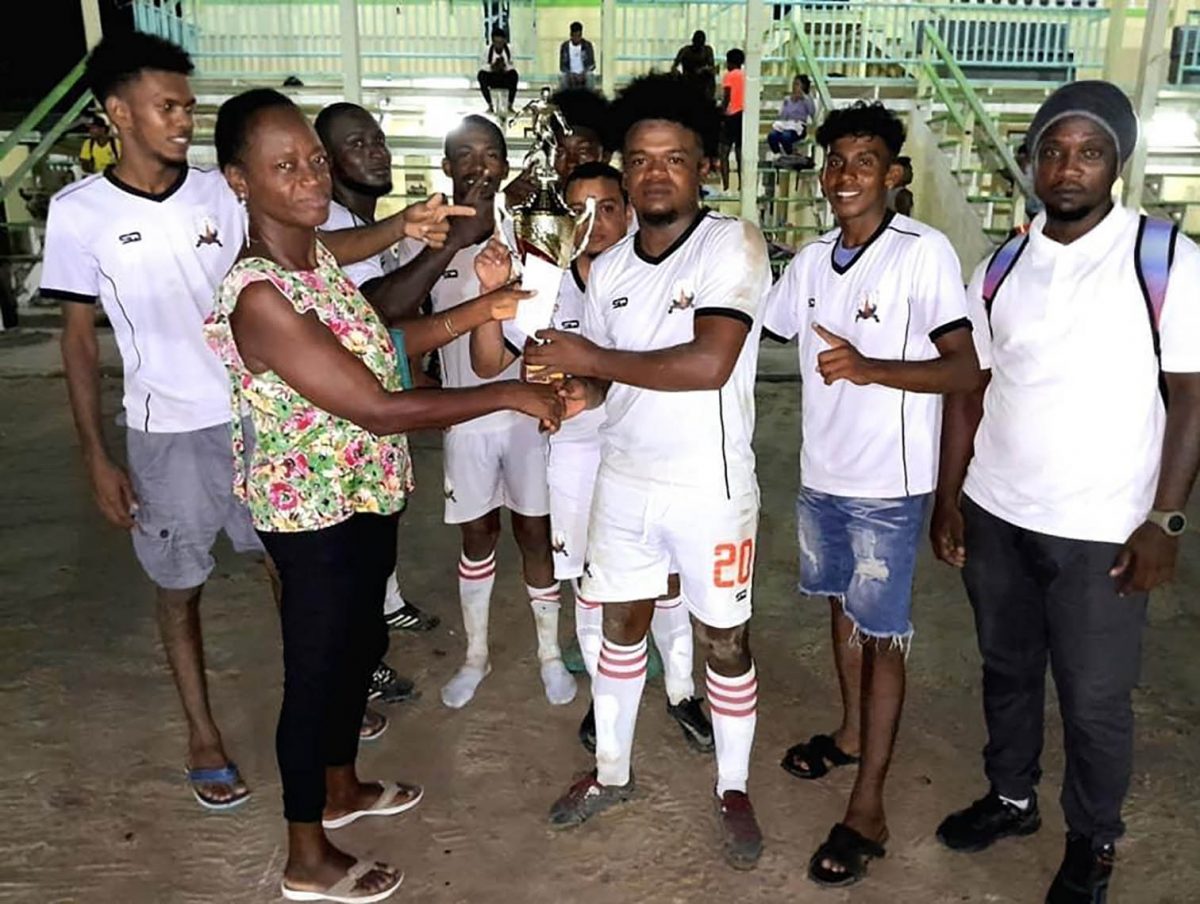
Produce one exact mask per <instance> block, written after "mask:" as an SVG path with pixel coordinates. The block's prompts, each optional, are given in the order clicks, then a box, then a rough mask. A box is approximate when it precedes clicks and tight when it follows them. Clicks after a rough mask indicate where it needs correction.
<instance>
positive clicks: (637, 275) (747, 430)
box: [583, 211, 771, 498]
mask: <svg viewBox="0 0 1200 904" xmlns="http://www.w3.org/2000/svg"><path fill="white" fill-rule="evenodd" d="M640 235H641V234H640V233H635V234H633V235H629V236H626V237H625V238H624V239H622V240H621V241H620V242H618V243H617V244H616V245H613V247H612V248H610V249H608V250H607V251H606V252H605V253H604V254H602V255H601V256H600V257H599V258H597V259H596V261H595V263H593V264H592V270H591V273H590V274H589V277H588V287H587V298H586V301H585V308H584V320H583V334H584V336H586V337H587V338H588V339H590V340H591V341H593V342H595V343H597V344H598V345H601V346H604V347H606V348H616V349H622V350H626V351H635V352H638V351H652V350H655V349H662V348H671V347H673V346H676V345H682V344H685V343H688V342H691V341H692V339H694V338H695V330H694V320H695V318H696V317H703V316H722V317H733V318H734V319H736V320H740V321H742V322H744V323H745V324H746V325H747V326H748V327H749V328H750V331H749V334H748V335H747V337H746V340H745V343H744V345H743V346H742V351H741V355H740V356H739V357H738V360H737V363H736V365H735V366H734V368H733V372H732V373H731V374H730V376H729V379H728V380H727V381H726V382H725V385H724V386H722V387H721V388H720V389H716V390H695V391H690V392H660V391H656V390H652V389H640V388H637V387H634V386H627V385H624V384H621V383H613V384H612V386H611V387H610V388H609V391H608V398H607V400H606V401H605V406H604V411H605V422H604V426H603V427H602V428H601V431H600V433H601V437H602V439H603V443H604V467H605V469H607V470H609V471H611V472H613V473H615V474H618V475H620V476H623V477H627V478H629V479H631V480H636V481H651V482H653V483H656V484H659V485H662V486H669V487H679V488H685V489H686V490H687V491H688V492H689V493H690V494H692V495H694V494H696V493H711V494H713V495H719V496H721V497H724V498H732V497H735V496H738V495H742V494H744V493H747V492H750V491H753V490H754V489H756V488H757V482H756V479H755V469H754V450H753V449H752V448H751V445H750V441H751V439H752V438H753V435H754V377H755V371H756V369H757V366H758V342H759V333H760V330H761V326H762V319H761V318H762V301H763V298H764V297H765V295H766V291H767V288H768V287H769V285H770V282H771V273H770V268H769V266H768V263H767V247H766V243H765V242H764V241H763V237H762V233H761V232H759V231H758V228H757V227H756V226H754V225H753V224H751V223H748V222H745V221H743V220H739V219H737V218H735V217H727V216H722V215H720V214H715V213H712V212H709V211H702V212H701V213H700V214H699V215H698V216H697V219H696V221H695V222H694V223H693V224H692V225H691V226H690V227H689V228H688V230H687V231H686V232H685V233H684V234H683V235H682V236H681V237H680V238H679V240H678V241H677V242H676V243H675V244H674V245H673V246H672V247H671V248H669V249H667V251H666V252H665V253H664V254H662V255H660V256H658V257H656V258H651V257H649V256H648V255H646V254H645V253H644V252H643V251H642V250H641V246H640V243H639V238H640Z"/></svg>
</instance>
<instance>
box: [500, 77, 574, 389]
mask: <svg viewBox="0 0 1200 904" xmlns="http://www.w3.org/2000/svg"><path fill="white" fill-rule="evenodd" d="M526 114H528V115H530V116H532V119H533V127H532V130H531V132H532V134H533V147H531V148H530V149H529V152H528V153H527V154H526V155H525V161H524V166H523V168H524V170H525V171H526V172H528V173H529V174H530V175H531V176H532V177H533V178H534V180H535V181H536V182H537V189H536V190H535V191H534V193H533V195H532V196H531V197H530V198H529V200H527V201H525V202H523V203H521V204H517V205H515V206H514V207H513V208H512V209H511V210H510V209H509V208H508V206H507V205H506V204H505V201H504V194H503V193H502V192H499V193H497V195H496V223H497V225H498V226H500V224H504V223H506V222H507V223H510V224H511V227H512V236H513V238H515V241H516V245H515V247H514V246H513V245H512V243H511V242H510V241H509V236H508V231H507V230H505V229H504V228H498V229H497V232H498V233H499V234H500V235H501V237H502V238H503V240H504V242H505V244H507V245H509V250H510V251H511V252H512V253H513V256H514V257H515V259H516V261H517V264H518V266H517V268H515V269H517V272H518V273H519V275H520V277H521V287H522V288H523V289H529V290H533V291H535V292H537V294H536V295H535V296H533V297H532V298H525V299H522V300H521V302H520V303H519V305H518V307H517V316H516V318H515V320H516V325H517V327H518V328H519V329H520V330H521V331H522V332H523V333H524V334H525V335H526V336H529V337H530V341H531V342H537V341H538V340H537V339H535V338H533V337H534V336H535V334H536V333H537V331H538V330H544V329H547V328H548V327H549V326H550V325H551V323H552V322H553V320H554V313H555V309H556V308H557V306H558V288H559V285H560V284H561V282H562V278H563V274H564V273H565V271H566V270H567V268H568V267H570V266H571V262H572V261H574V260H575V258H577V257H579V255H580V254H582V253H583V249H584V248H586V247H587V243H588V240H589V239H590V238H591V235H592V225H593V224H594V223H595V221H596V202H595V199H594V198H588V200H587V203H586V204H585V205H584V209H583V210H582V211H580V212H579V213H578V214H575V213H572V212H571V210H570V209H569V208H568V207H567V204H566V202H565V201H564V200H563V197H562V194H561V193H560V192H559V190H558V173H556V172H555V171H554V156H555V151H556V150H557V148H558V147H559V144H560V143H561V141H562V139H563V138H565V137H566V136H568V135H570V134H571V128H570V126H568V125H567V123H566V120H564V119H563V116H562V113H561V111H559V109H558V107H556V106H555V105H554V104H552V103H551V102H550V89H549V88H543V89H542V91H541V95H540V97H538V98H535V99H534V100H532V101H530V102H529V103H528V104H526V105H525V106H524V107H523V108H522V109H521V111H520V112H519V113H518V114H517V117H516V118H518V119H519V118H521V117H523V116H525V115H526ZM522 376H523V378H524V379H526V380H530V381H532V382H537V383H551V382H553V381H555V380H559V379H562V377H563V375H562V374H548V373H546V372H545V368H544V367H538V366H535V367H529V366H527V365H525V364H524V363H522Z"/></svg>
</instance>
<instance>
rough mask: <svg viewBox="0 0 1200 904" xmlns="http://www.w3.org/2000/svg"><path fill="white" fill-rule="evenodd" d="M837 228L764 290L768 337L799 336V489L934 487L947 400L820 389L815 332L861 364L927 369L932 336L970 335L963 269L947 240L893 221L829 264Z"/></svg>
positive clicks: (882, 494)
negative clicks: (912, 364) (847, 258)
mask: <svg viewBox="0 0 1200 904" xmlns="http://www.w3.org/2000/svg"><path fill="white" fill-rule="evenodd" d="M840 238H841V230H840V229H835V230H833V231H832V232H829V233H826V234H825V235H823V236H821V238H819V239H817V240H816V241H814V242H812V243H811V244H809V245H806V246H805V247H804V248H802V249H800V251H799V252H798V253H797V254H796V256H795V257H794V258H793V259H792V261H791V263H789V264H788V266H787V269H786V270H785V271H784V273H783V276H781V277H780V279H779V282H777V283H776V284H775V286H774V288H772V290H771V294H770V298H769V300H768V302H767V312H766V318H765V320H764V324H763V327H764V329H766V330H768V331H770V332H771V333H774V334H775V335H776V336H778V337H779V338H782V339H791V338H792V337H794V336H799V338H800V341H799V352H800V376H801V380H802V389H801V392H802V404H801V411H802V433H803V438H804V441H803V444H802V446H801V450H800V482H801V484H802V485H803V486H805V487H808V488H809V489H812V490H817V491H818V492H822V493H829V494H830V495H834V496H848V497H857V498H867V499H894V498H898V497H901V496H917V495H920V494H923V493H930V492H932V491H933V488H934V486H935V484H936V483H937V462H938V440H939V437H940V435H941V416H942V397H941V396H940V395H937V394H934V393H919V392H905V391H903V390H900V389H892V388H890V387H887V386H876V385H871V386H855V385H854V384H853V383H850V382H849V381H847V380H838V381H837V382H835V383H834V384H833V385H831V386H826V385H825V382H824V380H822V379H821V375H820V374H818V373H817V355H818V354H819V353H820V352H822V351H825V350H826V349H827V348H829V345H828V344H827V343H826V342H825V340H823V339H822V338H821V337H820V336H818V335H817V334H816V332H815V331H814V330H813V325H814V324H820V325H821V326H822V327H824V328H825V329H827V330H829V332H831V333H833V334H835V335H837V336H841V337H842V338H844V339H846V340H848V341H849V342H850V343H851V344H852V345H853V346H854V347H855V348H857V349H858V350H859V352H861V353H862V354H863V355H865V356H866V357H868V358H879V359H883V360H888V361H928V360H931V359H934V358H936V357H938V350H937V347H936V346H935V345H934V340H935V339H937V338H939V337H940V336H943V335H945V334H946V333H948V332H950V331H952V330H955V329H970V327H971V322H970V320H968V318H967V307H966V302H965V300H964V298H963V285H962V270H961V269H960V267H959V263H958V258H957V256H956V255H955V253H954V249H953V248H952V247H951V245H950V242H949V241H948V240H947V239H946V237H945V236H944V235H942V234H941V233H940V232H938V231H937V230H936V229H933V228H931V227H929V226H926V225H925V224H924V223H919V222H917V221H916V220H913V219H910V218H909V217H906V216H902V215H901V214H897V213H889V214H888V215H887V216H886V217H885V218H884V221H883V223H881V224H880V227H879V229H878V230H877V231H876V233H875V234H874V235H873V236H872V237H871V238H870V239H869V240H868V241H867V242H866V243H865V244H864V245H862V246H861V247H860V249H859V251H858V255H857V256H856V257H855V258H854V259H853V260H852V261H851V262H850V263H848V264H847V265H846V266H844V267H843V266H838V265H837V263H836V262H835V261H834V259H833V253H834V249H835V248H836V247H837V242H838V240H839V239H840Z"/></svg>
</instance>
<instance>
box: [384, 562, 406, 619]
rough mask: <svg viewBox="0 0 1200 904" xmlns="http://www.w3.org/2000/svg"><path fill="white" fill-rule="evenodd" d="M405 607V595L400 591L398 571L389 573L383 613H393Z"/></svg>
mask: <svg viewBox="0 0 1200 904" xmlns="http://www.w3.org/2000/svg"><path fill="white" fill-rule="evenodd" d="M403 608H404V595H403V594H402V593H401V592H400V581H399V579H398V578H397V577H396V573H395V572H392V573H391V574H390V575H388V580H387V590H385V591H384V592H383V614H384V615H391V614H392V613H393V612H399V611H400V610H401V609H403Z"/></svg>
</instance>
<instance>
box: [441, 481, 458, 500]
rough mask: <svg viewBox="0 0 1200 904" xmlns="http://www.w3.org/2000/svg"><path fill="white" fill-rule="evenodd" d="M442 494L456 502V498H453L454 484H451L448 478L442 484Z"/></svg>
mask: <svg viewBox="0 0 1200 904" xmlns="http://www.w3.org/2000/svg"><path fill="white" fill-rule="evenodd" d="M442 495H443V496H445V497H446V499H448V500H449V501H450V502H458V500H457V499H456V498H454V484H452V483H451V482H450V481H449V479H447V480H446V482H445V483H443V484H442Z"/></svg>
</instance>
